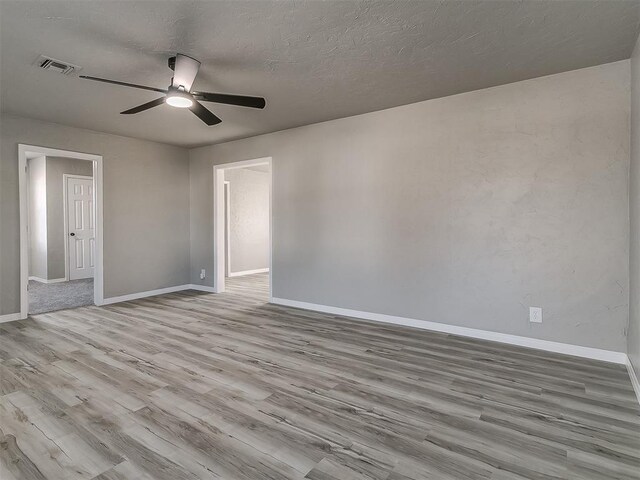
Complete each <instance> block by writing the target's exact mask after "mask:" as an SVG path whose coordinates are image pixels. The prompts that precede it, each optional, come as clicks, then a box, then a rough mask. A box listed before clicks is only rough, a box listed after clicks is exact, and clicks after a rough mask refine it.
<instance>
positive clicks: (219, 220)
mask: <svg viewBox="0 0 640 480" xmlns="http://www.w3.org/2000/svg"><path fill="white" fill-rule="evenodd" d="M271 160H272V159H271V157H262V158H256V159H254V160H243V161H240V162H232V163H223V164H221V165H214V166H213V259H214V268H213V288H214V291H215V293H222V292H224V291H225V281H224V280H225V278H224V276H225V268H226V267H225V265H226V261H225V254H224V250H225V249H224V245H225V228H224V215H223V211H222V208H223V206H224V175H223V173H224V170H235V169H238V168H246V167H255V166H258V165H268V166H269V300H271V297H272V283H273V282H272V268H271V261H272V256H273V255H272V249H273V209H272V207H271V205H272V201H271V196H272V195H271V191H272V183H273V182H272V178H273V177H272V168H271V164H272V162H271ZM230 276H231V275H230Z"/></svg>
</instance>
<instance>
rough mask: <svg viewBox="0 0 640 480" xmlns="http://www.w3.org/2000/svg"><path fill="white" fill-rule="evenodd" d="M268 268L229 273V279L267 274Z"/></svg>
mask: <svg viewBox="0 0 640 480" xmlns="http://www.w3.org/2000/svg"><path fill="white" fill-rule="evenodd" d="M268 271H269V269H268V268H256V269H255V270H243V271H241V272H229V277H242V276H244V275H253V274H254V273H267V272H268Z"/></svg>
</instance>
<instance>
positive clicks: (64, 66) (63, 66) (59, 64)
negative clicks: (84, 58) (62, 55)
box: [35, 55, 82, 75]
mask: <svg viewBox="0 0 640 480" xmlns="http://www.w3.org/2000/svg"><path fill="white" fill-rule="evenodd" d="M35 64H36V65H37V66H38V67H39V68H42V69H44V70H51V71H52V72H56V73H61V74H63V75H69V74H71V73H73V72H77V71H78V70H80V69H81V68H82V67H79V66H78V65H73V64H71V63H68V62H63V61H61V60H56V59H55V58H51V57H45V56H44V55H40V57H39V58H38V60H36V63H35Z"/></svg>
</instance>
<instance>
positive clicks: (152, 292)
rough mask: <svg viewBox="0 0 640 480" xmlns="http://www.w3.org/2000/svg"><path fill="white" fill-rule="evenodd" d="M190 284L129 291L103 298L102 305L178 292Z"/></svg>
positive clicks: (187, 287) (186, 288)
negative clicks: (126, 293)
mask: <svg viewBox="0 0 640 480" xmlns="http://www.w3.org/2000/svg"><path fill="white" fill-rule="evenodd" d="M190 287H191V286H190V285H176V286H175V287H167V288H159V289H157V290H148V291H146V292H138V293H130V294H129V295H120V296H118V297H110V298H105V299H104V300H103V301H102V304H103V305H111V304H112V303H120V302H128V301H130V300H137V299H139V298H146V297H155V296H156V295H163V294H165V293H174V292H180V291H182V290H188V289H189V288H190Z"/></svg>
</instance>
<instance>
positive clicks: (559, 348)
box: [270, 298, 627, 365]
mask: <svg viewBox="0 0 640 480" xmlns="http://www.w3.org/2000/svg"><path fill="white" fill-rule="evenodd" d="M270 303H274V304H276V305H284V306H287V307H295V308H302V309H305V310H315V311H317V312H323V313H330V314H333V315H340V316H344V317H353V318H360V319H363V320H371V321H374V322H382V323H391V324H395V325H404V326H407V327H414V328H420V329H423V330H432V331H435V332H444V333H451V334H454V335H460V336H463V337H472V338H479V339H482V340H489V341H492V342H500V343H507V344H510V345H518V346H521V347H527V348H535V349H538V350H545V351H547V352H555V353H562V354H565V355H574V356H576V357H584V358H591V359H594V360H601V361H603V362H611V363H619V364H622V365H625V364H626V363H627V355H626V353H624V352H614V351H611V350H601V349H599V348H592V347H582V346H580V345H571V344H568V343H559V342H551V341H549V340H539V339H537V338H529V337H521V336H518V335H509V334H506V333H498V332H490V331H486V330H478V329H476V328H468V327H459V326H456V325H447V324H444V323H436V322H429V321H426V320H416V319H413V318H405V317H396V316H394V315H385V314H382V313H372V312H361V311H359V310H350V309H347V308H339V307H330V306H327V305H318V304H315V303H307V302H299V301H297V300H287V299H284V298H271V300H270Z"/></svg>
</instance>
